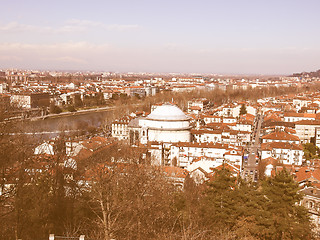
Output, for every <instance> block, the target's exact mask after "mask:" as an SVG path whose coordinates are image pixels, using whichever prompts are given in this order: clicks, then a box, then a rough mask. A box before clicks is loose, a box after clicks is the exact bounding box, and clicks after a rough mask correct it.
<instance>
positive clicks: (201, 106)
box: [188, 98, 209, 114]
mask: <svg viewBox="0 0 320 240" xmlns="http://www.w3.org/2000/svg"><path fill="white" fill-rule="evenodd" d="M208 105H209V100H208V99H206V98H200V99H194V100H191V101H188V113H194V114H199V113H201V112H203V111H204V110H206V109H207V108H208Z"/></svg>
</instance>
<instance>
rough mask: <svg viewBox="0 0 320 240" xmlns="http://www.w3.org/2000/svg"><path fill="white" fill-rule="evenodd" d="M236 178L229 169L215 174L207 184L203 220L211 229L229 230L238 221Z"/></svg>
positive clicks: (223, 169)
mask: <svg viewBox="0 0 320 240" xmlns="http://www.w3.org/2000/svg"><path fill="white" fill-rule="evenodd" d="M236 188H237V186H236V178H235V177H234V176H233V175H232V174H231V171H230V170H228V169H227V168H224V167H223V168H222V169H221V170H217V171H215V173H214V178H213V180H212V181H210V182H208V183H207V190H206V191H205V198H204V203H203V204H202V206H203V219H204V221H205V222H206V223H207V224H209V226H208V227H210V228H218V229H220V230H223V229H229V228H230V227H231V226H233V225H234V224H235V221H236V215H237V213H236V206H237V204H238V203H237V191H236Z"/></svg>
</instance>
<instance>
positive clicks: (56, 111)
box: [50, 103, 62, 114]
mask: <svg viewBox="0 0 320 240" xmlns="http://www.w3.org/2000/svg"><path fill="white" fill-rule="evenodd" d="M61 112H62V109H61V108H60V107H58V106H56V105H55V104H54V103H52V104H50V113H54V114H59V113H61Z"/></svg>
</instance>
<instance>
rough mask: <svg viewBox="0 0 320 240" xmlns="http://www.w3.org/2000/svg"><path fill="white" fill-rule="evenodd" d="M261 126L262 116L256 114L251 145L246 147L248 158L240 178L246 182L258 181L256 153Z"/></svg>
mask: <svg viewBox="0 0 320 240" xmlns="http://www.w3.org/2000/svg"><path fill="white" fill-rule="evenodd" d="M261 124H262V115H260V114H257V116H256V121H255V125H254V128H253V138H252V143H251V144H250V146H249V147H248V152H249V156H248V159H247V161H245V162H244V168H243V172H242V174H243V175H242V176H243V177H244V178H245V179H247V180H252V181H255V182H256V181H258V163H259V158H258V157H257V156H258V151H259V147H260V131H261Z"/></svg>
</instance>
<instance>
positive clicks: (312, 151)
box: [303, 143, 319, 160]
mask: <svg viewBox="0 0 320 240" xmlns="http://www.w3.org/2000/svg"><path fill="white" fill-rule="evenodd" d="M318 151H319V149H318V147H317V146H316V145H315V144H314V143H306V144H304V146H303V152H304V156H305V158H306V159H307V160H308V159H312V158H315V157H317V156H318Z"/></svg>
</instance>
